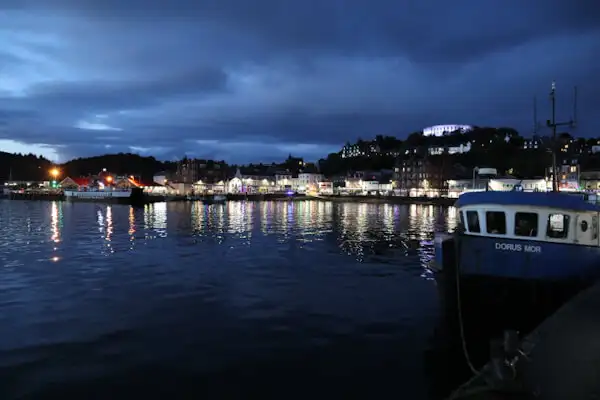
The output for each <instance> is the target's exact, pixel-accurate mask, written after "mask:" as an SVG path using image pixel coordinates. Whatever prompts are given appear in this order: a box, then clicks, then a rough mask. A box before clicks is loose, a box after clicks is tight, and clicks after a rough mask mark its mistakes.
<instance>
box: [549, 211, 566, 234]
mask: <svg viewBox="0 0 600 400" xmlns="http://www.w3.org/2000/svg"><path fill="white" fill-rule="evenodd" d="M568 234H569V216H568V215H565V214H550V216H548V228H547V230H546V235H547V236H548V237H549V238H552V239H565V238H566V237H567V235H568Z"/></svg>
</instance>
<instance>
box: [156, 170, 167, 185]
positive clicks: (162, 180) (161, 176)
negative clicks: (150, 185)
mask: <svg viewBox="0 0 600 400" xmlns="http://www.w3.org/2000/svg"><path fill="white" fill-rule="evenodd" d="M152 180H153V181H154V182H156V183H158V184H160V185H163V186H164V185H166V184H167V173H166V172H158V173H157V174H156V175H154V176H153V177H152Z"/></svg>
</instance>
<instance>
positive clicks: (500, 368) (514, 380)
mask: <svg viewBox="0 0 600 400" xmlns="http://www.w3.org/2000/svg"><path fill="white" fill-rule="evenodd" d="M598 310H600V283H597V284H595V285H594V286H592V287H591V288H589V289H587V290H585V291H583V292H581V293H580V294H578V295H576V296H575V297H574V298H573V299H571V300H570V301H569V302H567V303H566V304H565V305H563V306H562V307H561V308H560V309H559V310H558V311H557V312H555V313H554V314H553V315H551V316H550V317H549V318H547V319H546V320H545V321H544V322H542V323H541V324H540V325H539V326H538V327H537V328H536V329H534V330H533V331H532V332H531V333H530V334H529V335H527V336H526V337H525V338H524V339H523V340H522V341H520V342H519V341H518V339H517V337H516V334H515V333H514V332H506V333H505V336H504V338H503V339H501V340H499V341H494V342H492V345H491V354H492V358H491V360H490V362H489V363H488V364H486V365H485V366H484V367H483V368H482V369H481V371H480V372H479V373H478V374H477V375H475V376H474V377H473V379H471V380H470V381H468V382H467V383H466V384H464V385H463V386H462V387H460V388H459V389H457V390H456V391H455V392H454V393H453V394H452V395H451V396H450V397H449V399H453V400H454V399H472V400H475V399H481V400H492V399H500V398H502V399H529V398H535V399H542V400H555V399H556V400H558V399H597V398H600V378H599V377H600V341H599V340H598V335H599V334H600V317H598Z"/></svg>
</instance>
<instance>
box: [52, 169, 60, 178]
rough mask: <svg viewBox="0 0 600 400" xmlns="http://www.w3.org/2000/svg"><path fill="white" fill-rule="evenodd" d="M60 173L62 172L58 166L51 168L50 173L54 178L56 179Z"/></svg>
mask: <svg viewBox="0 0 600 400" xmlns="http://www.w3.org/2000/svg"><path fill="white" fill-rule="evenodd" d="M59 174H60V171H59V170H58V168H52V169H51V170H50V175H52V178H54V179H56V178H57V177H58V175H59Z"/></svg>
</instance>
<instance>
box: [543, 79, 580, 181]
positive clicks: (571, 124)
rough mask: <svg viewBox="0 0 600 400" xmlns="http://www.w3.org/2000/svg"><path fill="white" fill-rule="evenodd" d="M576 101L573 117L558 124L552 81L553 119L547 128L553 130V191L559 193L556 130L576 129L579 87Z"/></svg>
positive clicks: (575, 89)
mask: <svg viewBox="0 0 600 400" xmlns="http://www.w3.org/2000/svg"><path fill="white" fill-rule="evenodd" d="M573 94H574V96H575V97H574V100H573V117H571V119H570V120H569V121H566V122H556V82H555V81H552V89H551V91H550V102H551V104H552V119H551V120H550V119H549V120H546V126H548V127H549V128H552V191H553V192H558V174H557V171H556V170H557V165H556V147H557V144H558V143H557V139H556V128H557V127H559V126H569V127H571V128H574V127H575V125H576V122H575V118H576V116H577V86H575V87H574V91H573Z"/></svg>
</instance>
